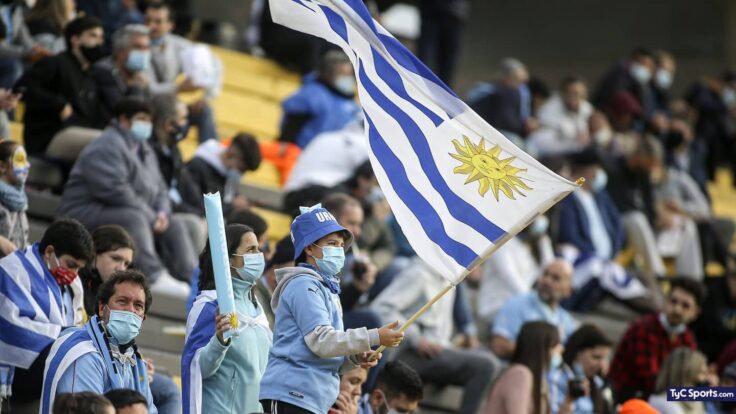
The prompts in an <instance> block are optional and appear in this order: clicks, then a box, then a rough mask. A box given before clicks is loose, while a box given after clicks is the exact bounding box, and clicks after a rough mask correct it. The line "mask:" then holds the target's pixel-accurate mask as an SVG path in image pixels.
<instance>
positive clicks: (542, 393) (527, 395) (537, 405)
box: [468, 321, 562, 414]
mask: <svg viewBox="0 0 736 414" xmlns="http://www.w3.org/2000/svg"><path fill="white" fill-rule="evenodd" d="M516 341H517V343H518V346H517V347H516V349H515V350H514V353H513V356H512V357H511V365H509V367H508V368H507V369H506V370H505V371H504V372H503V374H501V376H500V377H499V378H498V380H497V381H496V382H495V384H494V385H493V390H491V393H490V396H489V398H488V402H487V403H486V406H485V408H484V411H483V412H484V413H487V414H527V413H531V414H544V413H548V412H550V411H549V410H550V403H549V396H548V395H547V392H546V391H547V390H548V388H549V386H548V384H547V378H546V373H547V372H548V371H549V370H552V369H556V368H557V367H559V365H560V364H562V344H561V343H560V334H559V330H558V328H557V327H556V326H554V325H551V324H549V323H547V322H542V321H534V322H526V323H525V324H524V326H522V327H521V330H520V331H519V336H518V338H516ZM468 412H470V411H468Z"/></svg>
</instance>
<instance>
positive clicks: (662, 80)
mask: <svg viewBox="0 0 736 414" xmlns="http://www.w3.org/2000/svg"><path fill="white" fill-rule="evenodd" d="M672 80H673V76H672V73H671V72H668V71H666V70H664V69H657V73H655V74H654V82H655V83H656V84H657V86H659V87H660V88H662V89H669V88H670V86H672Z"/></svg>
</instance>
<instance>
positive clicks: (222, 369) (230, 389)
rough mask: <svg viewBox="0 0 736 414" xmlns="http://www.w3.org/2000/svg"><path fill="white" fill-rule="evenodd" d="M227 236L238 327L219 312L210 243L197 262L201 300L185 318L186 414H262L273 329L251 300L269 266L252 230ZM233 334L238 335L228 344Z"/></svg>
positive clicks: (234, 229) (235, 227)
mask: <svg viewBox="0 0 736 414" xmlns="http://www.w3.org/2000/svg"><path fill="white" fill-rule="evenodd" d="M225 235H226V242H227V255H228V257H229V258H230V276H231V278H232V286H233V294H234V298H235V311H236V312H237V316H236V317H237V318H238V323H237V324H236V323H233V322H231V321H232V320H233V316H232V315H227V314H220V311H219V308H218V306H217V293H216V292H215V275H214V269H213V267H212V251H211V249H210V244H209V242H208V243H207V245H206V247H205V249H204V251H203V252H202V255H201V256H200V258H199V267H200V269H201V274H200V278H199V295H198V296H197V300H196V301H195V302H194V305H193V306H192V310H191V311H190V312H189V315H188V317H187V336H186V339H185V343H184V351H183V355H182V381H183V384H182V385H183V393H184V413H185V414H186V413H199V412H201V411H202V410H204V409H208V410H209V409H213V410H215V411H216V412H237V413H252V412H260V411H261V405H260V403H259V402H258V394H259V392H260V388H259V384H260V382H261V378H262V376H263V373H264V371H265V369H266V362H267V360H268V351H269V349H270V348H271V329H270V328H269V327H268V321H267V319H266V315H265V314H264V313H263V310H262V309H261V307H260V305H259V304H258V302H257V301H256V299H255V297H254V296H253V285H254V284H255V283H256V281H257V280H258V279H259V278H260V277H261V275H262V274H263V269H264V267H265V261H264V259H263V253H262V252H261V251H260V250H259V249H258V244H259V243H258V239H257V238H256V234H255V233H254V232H253V229H251V228H250V227H248V226H244V225H242V224H229V225H228V226H227V228H226V229H225ZM230 330H236V331H237V332H238V335H237V336H235V337H232V338H227V339H225V337H224V334H225V333H226V332H227V331H230ZM234 390H238V391H237V392H236V391H234Z"/></svg>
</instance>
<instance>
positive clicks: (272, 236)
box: [253, 208, 291, 243]
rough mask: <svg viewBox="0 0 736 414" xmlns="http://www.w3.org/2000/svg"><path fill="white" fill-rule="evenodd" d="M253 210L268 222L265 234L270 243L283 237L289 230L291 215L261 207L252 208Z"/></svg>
mask: <svg viewBox="0 0 736 414" xmlns="http://www.w3.org/2000/svg"><path fill="white" fill-rule="evenodd" d="M253 211H254V212H255V213H257V214H258V215H260V216H261V217H263V219H264V220H266V223H268V231H267V232H266V234H267V235H268V239H269V240H270V241H271V242H272V243H276V242H278V241H279V240H281V239H283V238H284V237H286V235H287V234H289V231H291V217H290V216H289V215H287V214H283V213H277V212H275V211H271V210H266V209H262V208H253Z"/></svg>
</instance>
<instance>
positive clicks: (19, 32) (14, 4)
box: [0, 0, 50, 88]
mask: <svg viewBox="0 0 736 414" xmlns="http://www.w3.org/2000/svg"><path fill="white" fill-rule="evenodd" d="M27 11H28V5H27V4H26V2H25V1H23V0H6V1H3V3H2V6H0V14H2V16H3V28H4V29H5V30H3V32H2V42H1V43H0V87H2V88H10V87H11V86H12V85H13V83H15V81H16V80H17V79H18V77H20V75H21V73H22V71H23V63H25V62H24V61H30V62H35V61H37V60H39V59H41V58H43V57H46V56H48V55H50V52H49V51H48V50H47V49H46V48H44V47H43V46H41V45H39V44H35V43H34V41H33V38H32V37H31V35H30V33H29V32H28V26H26V21H25V18H26V12H27Z"/></svg>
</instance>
